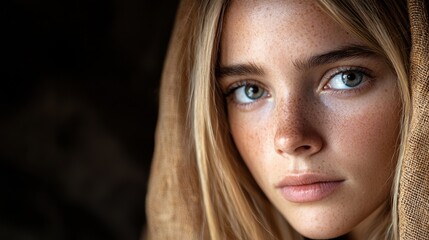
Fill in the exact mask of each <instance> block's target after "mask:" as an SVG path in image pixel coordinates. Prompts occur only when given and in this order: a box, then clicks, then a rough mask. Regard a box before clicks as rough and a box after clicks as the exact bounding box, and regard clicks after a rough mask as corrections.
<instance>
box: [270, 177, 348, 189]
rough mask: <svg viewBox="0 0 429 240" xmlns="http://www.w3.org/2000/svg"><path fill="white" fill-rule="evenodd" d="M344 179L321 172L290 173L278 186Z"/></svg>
mask: <svg viewBox="0 0 429 240" xmlns="http://www.w3.org/2000/svg"><path fill="white" fill-rule="evenodd" d="M341 181H344V179H341V178H339V177H335V176H330V175H326V174H320V173H300V174H290V175H287V176H285V177H284V178H283V179H282V180H281V181H280V182H278V183H277V184H276V187H278V188H282V187H288V186H302V185H309V184H316V183H324V182H341Z"/></svg>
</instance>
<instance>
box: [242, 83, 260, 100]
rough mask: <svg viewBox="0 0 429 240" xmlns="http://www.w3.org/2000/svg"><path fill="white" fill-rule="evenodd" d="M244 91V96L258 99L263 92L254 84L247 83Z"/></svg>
mask: <svg viewBox="0 0 429 240" xmlns="http://www.w3.org/2000/svg"><path fill="white" fill-rule="evenodd" d="M244 91H245V93H246V96H247V97H248V98H250V99H258V98H260V97H262V95H263V94H264V91H263V90H261V89H260V88H259V87H258V86H256V85H247V86H246V87H245V89H244Z"/></svg>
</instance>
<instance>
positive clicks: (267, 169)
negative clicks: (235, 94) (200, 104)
mask: <svg viewBox="0 0 429 240" xmlns="http://www.w3.org/2000/svg"><path fill="white" fill-rule="evenodd" d="M347 44H361V45H364V43H363V42H361V41H360V40H359V39H358V38H357V37H355V36H353V34H349V33H348V32H346V31H345V30H344V29H343V28H342V27H341V26H340V25H338V24H337V23H335V22H334V21H333V20H331V19H330V18H329V16H327V15H326V14H324V13H323V12H322V11H321V10H320V9H319V8H318V6H316V5H315V1H291V0H288V1H275V0H264V1H249V0H247V1H239V0H236V1H232V3H231V5H230V7H229V9H228V11H227V13H226V17H225V22H224V27H223V31H222V37H221V52H220V56H221V57H220V63H221V65H233V64H239V63H248V62H252V63H255V64H257V65H259V66H261V67H262V68H263V69H264V72H265V74H264V75H263V76H248V77H245V78H249V79H252V80H256V81H258V82H260V83H262V84H263V85H264V87H265V88H266V89H267V91H268V92H269V93H270V95H269V97H267V98H264V99H261V100H260V101H257V102H256V103H254V104H253V105H251V106H250V107H249V108H246V109H242V108H240V107H238V106H237V105H236V104H234V103H232V102H231V101H229V102H228V118H229V124H230V126H231V133H232V136H233V139H234V141H235V144H236V146H237V148H238V150H239V152H240V154H241V155H242V157H243V159H244V161H245V163H246V165H247V167H248V168H249V170H250V172H251V173H252V175H253V177H254V178H255V179H256V181H257V182H258V184H259V186H260V187H261V189H262V190H263V191H264V193H265V194H266V195H267V197H268V198H269V199H270V201H271V202H272V203H273V204H274V205H275V206H276V208H277V209H278V210H279V211H280V212H281V213H282V215H283V216H284V217H285V218H286V220H287V221H288V222H289V223H290V224H291V225H292V226H293V227H294V228H295V229H296V230H297V231H298V232H300V233H301V234H302V235H304V236H307V237H310V238H332V237H337V236H340V235H343V234H350V236H353V238H355V239H365V236H364V232H365V227H366V226H368V225H371V224H372V222H371V221H373V219H374V217H375V215H376V214H377V213H378V211H379V209H380V208H381V207H382V206H383V204H384V203H385V202H386V201H387V200H388V198H389V191H390V187H391V183H392V181H391V180H392V179H391V178H392V176H393V172H394V168H395V164H396V160H395V147H396V145H397V139H398V134H399V122H400V100H399V99H400V98H399V95H398V89H397V87H396V83H395V81H396V77H395V75H394V74H393V73H392V72H391V70H390V69H389V68H388V66H387V64H386V63H385V61H384V60H382V59H381V58H380V57H368V58H364V59H362V58H360V59H359V58H358V59H351V60H350V59H349V60H342V61H339V62H336V63H332V64H328V65H324V66H318V67H315V68H314V69H308V70H305V71H304V70H300V69H297V68H296V67H295V66H294V64H293V62H294V60H300V59H304V58H306V57H309V56H313V55H316V54H321V53H324V52H327V51H331V50H332V49H336V48H338V47H340V46H344V45H347ZM343 65H345V66H360V67H365V68H369V69H370V70H371V71H372V72H373V74H374V75H375V77H374V79H375V80H374V83H373V84H372V85H368V86H369V87H367V88H365V89H364V90H362V91H360V92H355V93H352V94H349V95H347V94H345V95H341V94H338V93H335V92H329V91H325V90H323V88H320V85H323V84H324V83H322V81H321V78H322V76H324V74H325V72H326V71H328V70H329V69H332V68H336V67H340V66H343ZM238 80H240V79H239V78H237V79H235V78H226V79H224V80H222V85H224V86H227V85H228V84H231V83H233V82H234V81H238ZM320 89H322V90H320ZM300 172H312V173H323V174H326V175H329V176H334V177H336V178H340V179H343V180H344V182H343V184H342V186H341V187H340V188H339V189H337V190H336V191H335V192H333V193H332V194H331V195H329V196H328V197H326V198H323V199H321V200H319V201H315V202H309V203H293V202H289V201H288V200H286V199H285V198H284V197H283V196H282V194H281V192H280V190H279V189H278V188H276V184H278V183H279V182H280V181H281V180H282V179H283V178H284V177H285V176H286V175H288V174H294V173H300ZM374 224H377V223H374Z"/></svg>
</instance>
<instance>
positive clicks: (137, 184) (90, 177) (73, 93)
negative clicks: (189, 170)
mask: <svg viewBox="0 0 429 240" xmlns="http://www.w3.org/2000/svg"><path fill="white" fill-rule="evenodd" d="M177 4H178V0H158V1H149V0H12V1H2V3H1V7H0V34H1V35H0V36H1V38H0V39H1V42H2V43H1V44H0V46H1V47H0V49H1V50H0V56H1V65H0V66H1V67H0V70H1V73H0V78H1V81H0V82H1V86H0V107H1V110H0V134H1V138H0V192H1V195H0V239H8V240H9V239H11V240H14V239H19V240H21V239H31V240H33V239H37V240H38V239H47V240H50V239H84V240H85V239H95V240H97V239H103V240H110V239H112V240H113V239H121V240H131V239H134V240H136V239H139V237H140V234H141V233H142V231H143V226H144V224H145V215H144V206H145V205H144V204H145V194H146V183H147V178H148V174H149V168H150V161H151V157H152V153H153V134H154V128H155V124H156V114H157V102H158V86H159V79H160V75H161V70H162V64H163V61H164V56H165V53H166V48H167V44H168V41H169V37H170V32H171V28H172V25H173V22H174V17H175V11H176V7H177Z"/></svg>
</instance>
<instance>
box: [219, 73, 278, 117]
mask: <svg viewBox="0 0 429 240" xmlns="http://www.w3.org/2000/svg"><path fill="white" fill-rule="evenodd" d="M246 85H255V86H257V87H259V88H261V89H263V90H264V91H265V94H264V96H263V97H261V98H258V99H255V100H252V101H251V102H247V103H243V102H239V101H237V99H235V94H236V91H237V90H238V89H240V88H242V87H245V86H246ZM224 96H225V98H226V99H227V100H228V101H229V102H231V103H232V104H234V105H236V107H238V108H240V109H242V110H250V109H251V108H252V107H253V105H254V104H258V103H259V102H260V101H261V100H263V99H266V98H267V97H270V96H271V94H270V92H269V90H268V88H267V87H266V86H265V85H264V84H263V83H261V82H259V81H257V80H249V79H246V80H239V81H235V82H233V83H231V84H230V85H228V86H227V88H226V89H225V90H224Z"/></svg>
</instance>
